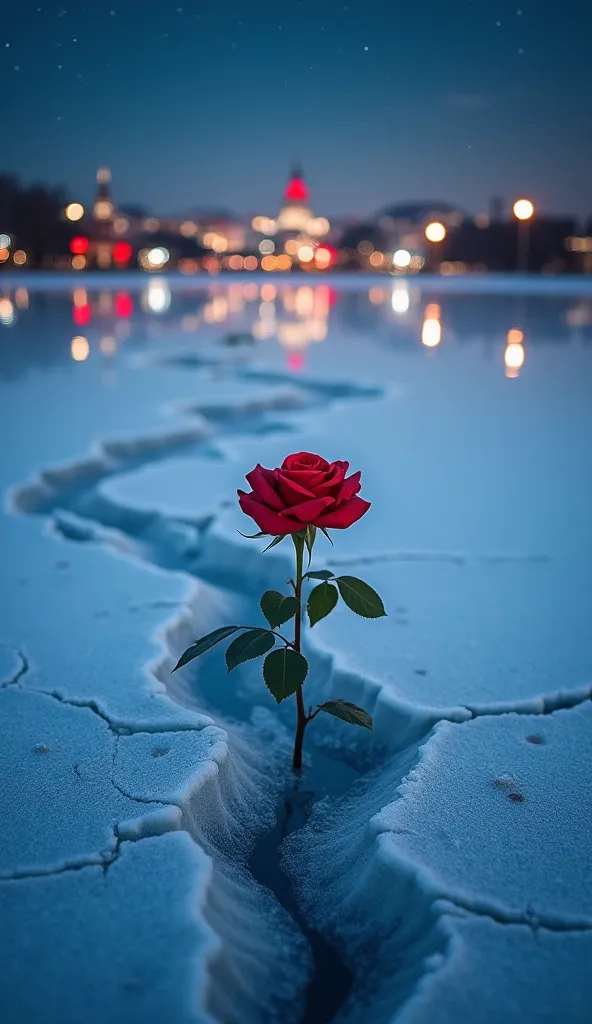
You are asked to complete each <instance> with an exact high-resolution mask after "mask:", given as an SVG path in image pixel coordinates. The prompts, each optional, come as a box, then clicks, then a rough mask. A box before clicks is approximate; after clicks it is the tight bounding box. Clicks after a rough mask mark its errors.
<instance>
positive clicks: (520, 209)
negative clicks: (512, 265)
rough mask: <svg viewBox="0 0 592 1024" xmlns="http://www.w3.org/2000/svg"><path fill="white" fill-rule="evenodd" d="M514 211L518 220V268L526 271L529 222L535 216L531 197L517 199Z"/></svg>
mask: <svg viewBox="0 0 592 1024" xmlns="http://www.w3.org/2000/svg"><path fill="white" fill-rule="evenodd" d="M512 211H513V213H514V216H515V218H516V220H517V221H518V258H517V265H518V270H521V271H525V270H527V269H528V248H529V242H530V229H529V222H530V221H531V220H532V218H533V216H534V206H533V204H532V203H531V201H530V199H517V200H516V202H515V203H514V206H513V207H512Z"/></svg>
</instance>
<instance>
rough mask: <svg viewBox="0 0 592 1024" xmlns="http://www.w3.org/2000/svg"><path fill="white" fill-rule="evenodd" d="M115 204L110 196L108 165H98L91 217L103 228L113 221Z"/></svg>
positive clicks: (109, 225)
mask: <svg viewBox="0 0 592 1024" xmlns="http://www.w3.org/2000/svg"><path fill="white" fill-rule="evenodd" d="M114 213H115V206H114V204H113V199H112V198H111V171H110V170H109V168H108V167H99V169H98V171H97V193H96V196H95V201H94V204H93V218H94V220H95V221H97V222H98V223H99V224H101V225H103V226H104V227H105V228H110V227H111V224H112V223H113V216H114Z"/></svg>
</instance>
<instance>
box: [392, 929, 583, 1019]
mask: <svg viewBox="0 0 592 1024" xmlns="http://www.w3.org/2000/svg"><path fill="white" fill-rule="evenodd" d="M441 924H442V926H444V925H445V926H446V930H447V932H448V935H449V942H450V947H449V951H448V953H447V955H446V957H445V958H444V959H443V960H441V959H440V958H439V957H438V956H436V957H435V958H434V961H435V962H434V963H433V968H432V969H431V970H428V972H427V973H426V975H425V977H424V978H423V979H422V981H421V982H420V984H419V985H418V987H417V991H416V993H415V994H414V995H413V996H412V997H411V998H410V999H409V1001H408V1003H407V1004H406V1005H405V1006H404V1007H403V1009H402V1010H401V1012H400V1013H399V1014H397V1018H396V1019H397V1024H426V1021H429V1022H430V1024H458V1022H459V1021H467V1022H468V1021H478V1022H479V1024H523V1022H524V1021H525V1020H529V1021H535V1020H536V1021H537V1024H539V1022H540V1024H556V1021H573V1022H575V1021H583V1020H585V1014H586V1007H588V1006H589V1005H590V999H591V998H592V982H591V981H590V972H589V970H588V969H587V965H588V964H589V962H590V955H591V952H592V934H590V933H589V932H588V933H583V932H567V933H558V932H551V931H547V930H546V929H542V928H541V929H538V930H537V931H532V930H531V929H530V928H527V927H525V926H519V925H500V924H498V923H496V922H494V921H491V920H490V919H488V918H480V919H476V918H474V917H469V916H466V917H464V916H454V917H452V916H448V915H444V917H443V918H442V922H441ZM535 978H536V984H533V979H535ZM387 1012H388V1011H387ZM373 1019H374V1020H375V1021H376V1024H379V1021H381V1020H383V1019H384V1020H389V1017H388V1016H386V1015H385V1016H384V1017H382V1016H381V1017H378V1016H376V1017H374V1018H373ZM390 1019H392V1018H390Z"/></svg>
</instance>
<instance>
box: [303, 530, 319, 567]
mask: <svg viewBox="0 0 592 1024" xmlns="http://www.w3.org/2000/svg"><path fill="white" fill-rule="evenodd" d="M316 535H317V528H316V526H311V525H310V524H309V525H308V526H307V527H306V532H305V534H304V543H305V544H306V550H307V551H308V565H310V563H311V560H312V549H313V547H314V542H315V538H316ZM308 565H307V567H306V568H307V569H308Z"/></svg>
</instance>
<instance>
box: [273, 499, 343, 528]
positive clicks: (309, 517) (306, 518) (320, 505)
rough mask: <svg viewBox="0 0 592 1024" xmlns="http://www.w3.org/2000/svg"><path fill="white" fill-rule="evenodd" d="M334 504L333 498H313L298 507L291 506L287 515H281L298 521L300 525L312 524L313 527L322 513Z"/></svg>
mask: <svg viewBox="0 0 592 1024" xmlns="http://www.w3.org/2000/svg"><path fill="white" fill-rule="evenodd" d="M334 504H335V501H334V499H333V498H313V499H312V501H303V502H301V503H300V505H293V506H292V508H290V509H288V513H282V514H283V515H285V514H289V515H290V516H293V517H294V518H295V519H298V520H300V523H312V524H313V525H314V524H315V523H316V520H317V519H318V517H319V516H320V515H322V513H323V511H324V510H325V509H326V508H328V507H329V506H332V505H334Z"/></svg>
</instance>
